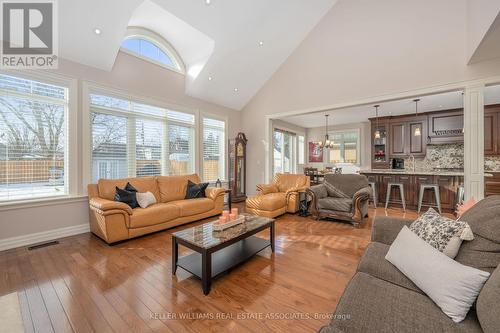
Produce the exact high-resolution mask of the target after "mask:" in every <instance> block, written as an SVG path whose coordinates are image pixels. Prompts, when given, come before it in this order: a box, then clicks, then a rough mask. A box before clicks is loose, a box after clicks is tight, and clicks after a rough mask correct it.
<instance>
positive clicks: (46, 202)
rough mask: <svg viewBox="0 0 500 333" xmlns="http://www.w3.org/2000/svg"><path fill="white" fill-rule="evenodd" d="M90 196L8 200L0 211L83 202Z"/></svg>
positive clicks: (1, 206) (2, 204)
mask: <svg viewBox="0 0 500 333" xmlns="http://www.w3.org/2000/svg"><path fill="white" fill-rule="evenodd" d="M87 200H88V197H87V196H86V195H78V196H67V195H65V196H57V197H53V198H40V199H30V200H20V201H7V202H3V203H0V212H1V211H6V210H14V209H25V208H33V207H43V206H53V205H61V204H67V203H73V202H83V201H87Z"/></svg>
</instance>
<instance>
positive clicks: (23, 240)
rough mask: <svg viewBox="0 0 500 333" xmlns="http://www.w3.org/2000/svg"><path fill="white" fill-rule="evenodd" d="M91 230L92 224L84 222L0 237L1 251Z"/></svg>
mask: <svg viewBox="0 0 500 333" xmlns="http://www.w3.org/2000/svg"><path fill="white" fill-rule="evenodd" d="M89 231H90V225H89V224H88V223H84V224H79V225H75V226H71V227H64V228H59V229H53V230H48V231H42V232H37V233H34V234H29V235H23V236H16V237H11V238H5V239H0V251H4V250H9V249H14V248H16V247H21V246H26V245H32V244H36V243H41V242H47V241H51V240H54V239H58V238H63V237H68V236H73V235H78V234H83V233H86V232H89Z"/></svg>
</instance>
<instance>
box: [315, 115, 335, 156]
mask: <svg viewBox="0 0 500 333" xmlns="http://www.w3.org/2000/svg"><path fill="white" fill-rule="evenodd" d="M328 116H329V115H327V114H325V140H324V141H319V142H318V145H319V147H320V148H333V141H330V138H329V137H328Z"/></svg>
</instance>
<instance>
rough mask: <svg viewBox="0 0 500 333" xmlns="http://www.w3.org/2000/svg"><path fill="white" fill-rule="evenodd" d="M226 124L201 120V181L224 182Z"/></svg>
mask: <svg viewBox="0 0 500 333" xmlns="http://www.w3.org/2000/svg"><path fill="white" fill-rule="evenodd" d="M225 131H226V123H225V122H224V121H222V120H218V119H213V118H205V117H204V118H203V170H202V172H203V180H204V181H216V180H217V179H220V180H224V179H225V176H226V172H225V171H226V163H225V147H226V145H225V140H226V139H225Z"/></svg>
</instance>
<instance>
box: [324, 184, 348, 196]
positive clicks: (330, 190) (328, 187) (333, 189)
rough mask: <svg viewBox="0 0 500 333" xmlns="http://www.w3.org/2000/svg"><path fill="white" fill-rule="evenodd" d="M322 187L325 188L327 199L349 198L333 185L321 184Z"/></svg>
mask: <svg viewBox="0 0 500 333" xmlns="http://www.w3.org/2000/svg"><path fill="white" fill-rule="evenodd" d="M323 185H325V187H326V191H327V192H328V196H329V197H334V198H349V196H348V195H347V194H345V193H344V192H342V191H341V190H339V189H338V188H336V187H335V185H332V184H330V183H329V182H323Z"/></svg>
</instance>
